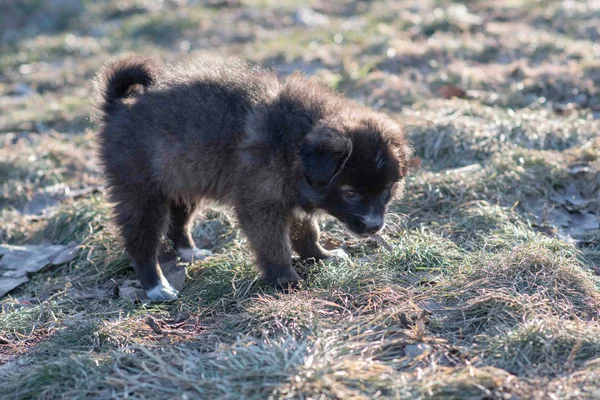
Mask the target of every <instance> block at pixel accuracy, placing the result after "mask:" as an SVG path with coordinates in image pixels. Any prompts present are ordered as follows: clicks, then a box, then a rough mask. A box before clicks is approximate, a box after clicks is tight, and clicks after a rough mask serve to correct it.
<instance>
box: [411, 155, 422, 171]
mask: <svg viewBox="0 0 600 400" xmlns="http://www.w3.org/2000/svg"><path fill="white" fill-rule="evenodd" d="M422 164H423V161H422V160H421V159H420V158H419V157H413V158H411V159H410V160H409V161H408V168H409V169H410V170H412V171H416V170H418V169H420V168H421V165H422Z"/></svg>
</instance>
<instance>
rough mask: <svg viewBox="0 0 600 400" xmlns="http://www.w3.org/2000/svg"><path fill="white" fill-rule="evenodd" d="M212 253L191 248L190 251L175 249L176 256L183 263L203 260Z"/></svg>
mask: <svg viewBox="0 0 600 400" xmlns="http://www.w3.org/2000/svg"><path fill="white" fill-rule="evenodd" d="M212 254H213V252H212V251H210V250H206V249H199V248H197V247H192V248H191V249H177V255H179V258H180V259H181V261H183V262H192V261H198V260H204V259H205V258H206V257H208V256H212Z"/></svg>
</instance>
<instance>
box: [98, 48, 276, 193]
mask: <svg viewBox="0 0 600 400" xmlns="http://www.w3.org/2000/svg"><path fill="white" fill-rule="evenodd" d="M100 86H101V87H105V88H106V89H105V90H104V91H103V95H104V96H103V99H101V100H100V102H99V103H100V110H101V111H102V112H103V115H102V121H103V122H104V126H103V128H102V130H101V131H100V134H99V136H100V151H101V154H100V156H101V159H102V161H103V163H104V165H105V170H106V173H107V177H108V179H109V181H110V182H111V186H113V185H112V184H113V183H114V184H128V185H135V186H143V190H148V187H149V186H152V184H155V185H157V187H156V189H158V190H160V191H161V192H163V193H166V194H168V195H169V196H173V197H176V198H179V199H181V200H183V201H184V202H185V201H187V200H191V199H193V198H196V197H198V196H199V195H202V196H203V197H205V198H214V199H221V198H223V197H226V196H227V192H228V190H227V186H228V185H231V184H233V182H232V179H233V177H234V175H235V171H233V168H234V167H233V166H235V165H237V163H236V162H235V160H234V159H233V158H235V157H236V151H237V148H238V146H239V143H240V141H242V140H243V139H244V137H245V134H246V132H245V125H246V119H247V115H248V113H249V112H250V110H251V109H252V108H253V106H255V105H256V104H257V103H259V102H265V101H267V100H268V99H269V97H270V96H271V97H272V96H274V95H275V94H276V92H277V88H278V82H277V79H276V77H275V76H274V74H272V73H270V72H267V71H264V70H261V69H259V68H256V67H251V66H248V65H247V64H244V63H241V62H231V61H214V60H213V61H210V62H195V63H189V64H185V65H181V66H178V67H175V68H169V69H167V70H165V71H162V70H160V69H159V68H157V67H156V66H154V65H153V64H152V63H151V62H150V61H149V60H147V59H142V58H139V57H134V58H127V59H125V60H122V61H120V62H118V63H116V64H113V66H112V67H111V68H110V69H108V70H106V71H105V72H104V74H103V75H102V77H101V79H100ZM140 86H141V87H140ZM191 176H194V177H195V180H193V181H192V182H190V177H191ZM139 189H141V188H139Z"/></svg>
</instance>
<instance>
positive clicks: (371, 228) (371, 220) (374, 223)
mask: <svg viewBox="0 0 600 400" xmlns="http://www.w3.org/2000/svg"><path fill="white" fill-rule="evenodd" d="M363 224H364V226H365V230H366V231H367V232H368V233H376V232H378V231H379V230H380V229H381V228H383V224H384V219H383V216H382V215H367V216H366V217H364V218H363Z"/></svg>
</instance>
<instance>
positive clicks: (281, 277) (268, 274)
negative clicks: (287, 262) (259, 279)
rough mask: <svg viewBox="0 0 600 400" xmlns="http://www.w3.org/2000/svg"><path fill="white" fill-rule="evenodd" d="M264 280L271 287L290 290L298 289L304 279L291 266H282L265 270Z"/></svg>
mask: <svg viewBox="0 0 600 400" xmlns="http://www.w3.org/2000/svg"><path fill="white" fill-rule="evenodd" d="M263 280H264V281H265V283H266V284H267V285H269V286H273V287H275V288H278V289H284V290H288V289H295V288H297V287H298V283H299V282H300V281H301V280H302V278H300V275H298V273H297V272H296V270H295V269H294V268H292V267H291V266H280V267H270V268H267V269H265V271H264V274H263Z"/></svg>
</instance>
